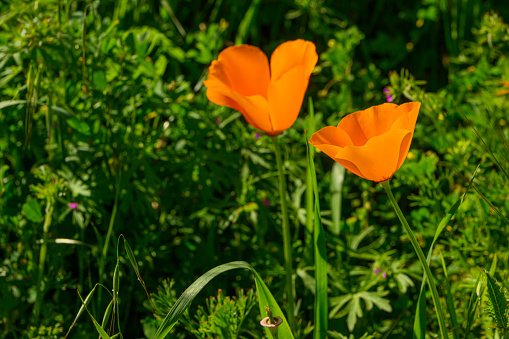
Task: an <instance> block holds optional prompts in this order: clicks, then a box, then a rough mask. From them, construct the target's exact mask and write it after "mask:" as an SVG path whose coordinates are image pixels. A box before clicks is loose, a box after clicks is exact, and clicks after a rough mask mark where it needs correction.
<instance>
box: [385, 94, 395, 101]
mask: <svg viewBox="0 0 509 339" xmlns="http://www.w3.org/2000/svg"><path fill="white" fill-rule="evenodd" d="M385 99H387V102H392V99H393V97H392V95H390V94H386V95H385Z"/></svg>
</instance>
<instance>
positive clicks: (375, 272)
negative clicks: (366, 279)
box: [373, 266, 381, 275]
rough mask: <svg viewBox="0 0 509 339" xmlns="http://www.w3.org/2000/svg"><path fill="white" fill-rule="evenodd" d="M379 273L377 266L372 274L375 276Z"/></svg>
mask: <svg viewBox="0 0 509 339" xmlns="http://www.w3.org/2000/svg"><path fill="white" fill-rule="evenodd" d="M380 271H381V269H380V266H378V267H377V268H375V269H374V270H373V273H374V274H375V275H377V274H378V273H380Z"/></svg>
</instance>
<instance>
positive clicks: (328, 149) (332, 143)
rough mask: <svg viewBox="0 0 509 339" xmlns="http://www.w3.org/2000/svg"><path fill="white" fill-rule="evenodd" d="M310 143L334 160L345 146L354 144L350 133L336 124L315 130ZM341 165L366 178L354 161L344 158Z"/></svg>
mask: <svg viewBox="0 0 509 339" xmlns="http://www.w3.org/2000/svg"><path fill="white" fill-rule="evenodd" d="M309 143H310V144H311V145H313V146H315V147H316V148H318V149H319V150H320V151H322V152H324V153H325V154H327V155H328V156H329V157H331V158H332V159H334V160H336V154H338V153H339V152H340V151H341V150H342V149H343V147H345V146H348V145H353V143H352V140H351V139H350V137H349V136H348V134H346V133H345V131H343V130H342V129H339V128H337V127H334V126H327V127H324V128H322V129H321V130H319V131H318V132H315V133H314V134H313V136H312V137H311V139H309ZM341 165H343V167H345V168H346V169H347V170H349V171H350V172H353V173H354V174H357V175H358V176H360V177H363V178H364V176H363V175H362V173H361V172H360V171H359V169H358V168H357V166H356V165H355V164H353V163H352V162H350V161H346V160H342V162H341Z"/></svg>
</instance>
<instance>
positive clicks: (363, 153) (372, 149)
mask: <svg viewBox="0 0 509 339" xmlns="http://www.w3.org/2000/svg"><path fill="white" fill-rule="evenodd" d="M411 138H412V133H411V132H410V131H407V130H403V129H394V130H391V131H389V132H387V133H385V134H382V135H379V136H376V137H374V138H371V139H370V140H369V141H368V142H366V144H365V145H363V146H347V147H345V148H343V149H342V150H341V151H340V152H339V153H338V154H336V157H335V160H336V161H337V162H339V163H340V164H341V165H343V166H344V167H347V165H348V164H350V163H352V164H354V165H355V166H356V167H357V168H358V170H359V171H360V173H361V174H362V175H361V176H362V177H364V178H366V179H368V180H373V181H376V182H380V181H385V180H388V179H390V178H391V177H392V175H393V174H394V172H396V170H397V169H398V164H399V160H400V152H401V148H402V145H403V144H405V146H404V147H406V144H407V143H408V142H409V139H410V140H411ZM354 173H355V172H354ZM356 174H357V173H356Z"/></svg>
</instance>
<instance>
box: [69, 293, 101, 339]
mask: <svg viewBox="0 0 509 339" xmlns="http://www.w3.org/2000/svg"><path fill="white" fill-rule="evenodd" d="M96 286H97V285H96ZM96 286H94V288H92V290H91V291H90V292H89V293H88V295H87V297H86V298H85V301H83V299H82V305H81V307H80V309H79V311H78V314H76V317H75V318H74V321H73V322H72V324H71V327H69V330H67V333H66V335H65V337H64V339H65V338H67V336H68V335H69V332H71V330H72V328H73V327H74V324H76V322H77V321H78V318H79V317H80V316H81V314H83V312H84V311H85V308H86V307H87V306H88V304H89V303H90V300H91V299H92V296H93V295H94V292H95V288H96ZM78 293H79V292H78ZM80 298H81V296H80Z"/></svg>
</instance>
